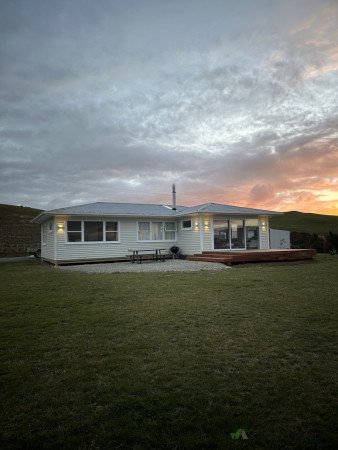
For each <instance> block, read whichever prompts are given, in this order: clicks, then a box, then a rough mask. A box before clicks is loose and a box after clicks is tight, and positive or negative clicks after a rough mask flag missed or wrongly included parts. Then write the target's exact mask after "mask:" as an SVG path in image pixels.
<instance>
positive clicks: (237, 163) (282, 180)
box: [0, 0, 338, 214]
mask: <svg viewBox="0 0 338 450" xmlns="http://www.w3.org/2000/svg"><path fill="white" fill-rule="evenodd" d="M169 3H170V5H169ZM253 3H254V4H253ZM79 5H81V7H79ZM1 9H2V11H0V12H1V13H0V21H1V23H0V37H1V39H0V52H1V53H0V57H1V61H2V64H1V69H0V70H1V73H0V80H1V81H0V100H1V101H0V115H1V122H0V145H1V155H0V164H1V167H0V177H1V178H0V190H1V201H2V202H4V203H15V204H26V205H31V206H37V207H41V208H53V207H58V206H65V205H68V204H75V203H82V202H83V203H87V202H90V201H135V202H137V201H139V202H145V201H149V202H156V203H166V202H170V186H171V183H172V182H176V184H177V196H178V202H179V203H181V204H186V205H192V204H196V203H203V202H207V201H213V202H223V203H228V204H238V205H242V206H252V207H266V208H270V209H276V210H282V211H286V210H290V209H293V210H294V209H298V210H303V211H313V212H323V213H327V214H338V199H337V192H338V186H337V184H338V183H337V173H338V131H337V130H338V89H337V86H338V47H337V42H338V5H337V3H336V2H332V1H329V0H328V1H326V0H325V1H322V2H317V1H308V0H307V1H305V0H295V1H292V2H291V0H287V1H285V2H279V3H278V2H265V1H257V2H252V1H249V0H247V1H243V2H232V1H230V0H229V1H224V0H222V1H221V0H219V1H218V0H213V1H212V2H210V3H208V4H207V3H205V2H204V1H200V0H182V1H173V2H162V1H158V0H156V1H155V0H146V1H144V2H137V3H135V2H133V1H131V0H126V1H124V2H110V1H105V0H102V2H98V3H95V2H82V1H81V0H77V1H75V2H68V1H63V0H60V1H58V2H54V3H49V2H44V1H42V0H41V1H39V0H33V1H31V2H25V1H23V0H18V1H13V2H3V3H2V4H1ZM37 49H38V51H37Z"/></svg>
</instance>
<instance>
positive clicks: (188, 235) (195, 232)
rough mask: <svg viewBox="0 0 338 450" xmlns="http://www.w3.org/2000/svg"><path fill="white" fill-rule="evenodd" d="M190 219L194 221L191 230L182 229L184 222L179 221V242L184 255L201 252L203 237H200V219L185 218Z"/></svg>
mask: <svg viewBox="0 0 338 450" xmlns="http://www.w3.org/2000/svg"><path fill="white" fill-rule="evenodd" d="M185 219H188V220H190V219H191V223H192V228H191V230H182V226H181V225H182V222H181V220H179V221H178V222H177V243H176V245H177V246H178V247H179V248H180V251H181V253H183V254H184V255H193V254H194V253H200V252H201V239H200V221H199V218H198V217H197V216H196V217H187V218H184V220H185Z"/></svg>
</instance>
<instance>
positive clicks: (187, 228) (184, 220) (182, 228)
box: [181, 219, 192, 231]
mask: <svg viewBox="0 0 338 450" xmlns="http://www.w3.org/2000/svg"><path fill="white" fill-rule="evenodd" d="M183 222H190V227H184V226H183ZM181 230H183V231H188V230H192V219H182V220H181Z"/></svg>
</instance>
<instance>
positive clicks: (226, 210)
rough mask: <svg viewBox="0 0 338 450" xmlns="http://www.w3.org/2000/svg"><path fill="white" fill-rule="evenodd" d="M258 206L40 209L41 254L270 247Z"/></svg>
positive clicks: (103, 256)
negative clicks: (175, 248) (254, 207)
mask: <svg viewBox="0 0 338 450" xmlns="http://www.w3.org/2000/svg"><path fill="white" fill-rule="evenodd" d="M276 214H280V213H277V212H274V211H266V210H262V209H253V208H242V207H238V206H228V205H222V204H217V203H205V204H203V205H197V206H190V207H184V206H176V199H175V191H174V189H173V203H172V205H171V206H167V205H155V204H134V203H106V202H98V203H89V204H86V205H78V206H70V207H67V208H60V209H54V210H51V211H43V212H42V213H40V214H39V215H38V216H37V217H36V218H35V219H33V223H36V224H38V225H41V258H42V259H43V260H45V261H48V262H51V263H53V264H67V263H74V262H85V261H114V260H118V259H121V258H125V257H126V256H127V255H129V254H130V250H139V251H142V250H152V249H154V250H155V249H157V248H161V249H163V252H164V253H165V252H167V253H169V249H170V248H171V247H172V246H177V247H179V249H180V251H181V253H183V254H185V255H193V254H196V253H197V254H198V253H202V252H203V251H231V250H236V251H239V250H264V249H269V248H270V244H269V216H272V215H276Z"/></svg>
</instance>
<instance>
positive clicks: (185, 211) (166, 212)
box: [32, 202, 281, 224]
mask: <svg viewBox="0 0 338 450" xmlns="http://www.w3.org/2000/svg"><path fill="white" fill-rule="evenodd" d="M196 213H214V214H234V215H236V214H237V215H263V214H264V215H269V216H270V215H275V214H281V213H278V212H275V211H267V210H264V209H254V208H242V207H240V206H231V205H221V204H217V203H205V204H203V205H197V206H190V207H186V206H176V210H173V209H172V208H171V206H166V205H152V204H140V203H109V202H97V203H88V204H85V205H76V206H69V207H67V208H59V209H52V210H50V211H43V212H42V213H40V214H39V215H38V216H37V217H35V218H34V219H33V220H32V222H34V223H37V224H38V223H42V222H44V221H45V220H46V219H47V218H48V217H53V216H56V215H65V216H120V217H122V216H130V217H164V218H165V217H184V216H189V215H191V214H196Z"/></svg>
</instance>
